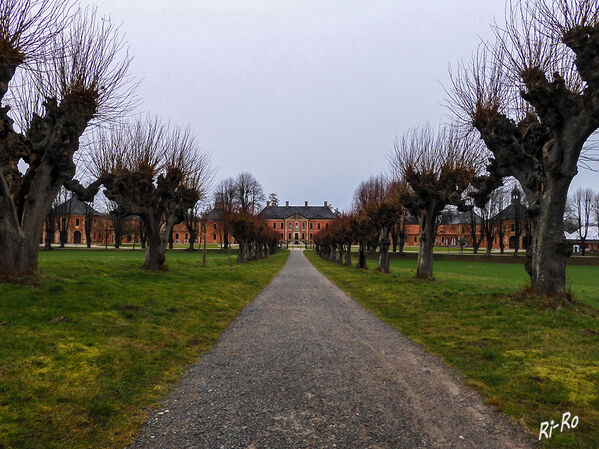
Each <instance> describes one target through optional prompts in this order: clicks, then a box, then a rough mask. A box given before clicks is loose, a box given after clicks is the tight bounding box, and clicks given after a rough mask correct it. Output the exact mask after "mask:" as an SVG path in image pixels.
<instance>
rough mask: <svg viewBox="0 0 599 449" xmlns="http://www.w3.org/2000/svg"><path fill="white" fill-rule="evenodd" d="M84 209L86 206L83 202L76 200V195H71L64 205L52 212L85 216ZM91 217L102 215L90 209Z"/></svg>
mask: <svg viewBox="0 0 599 449" xmlns="http://www.w3.org/2000/svg"><path fill="white" fill-rule="evenodd" d="M85 207H86V204H85V203H84V202H83V201H80V200H79V198H77V195H75V194H73V196H71V198H69V199H68V200H66V201H65V202H64V203H61V204H59V205H58V206H56V207H54V208H52V212H55V211H57V210H60V211H65V212H67V211H68V212H69V213H70V214H71V215H85ZM92 215H95V216H101V215H104V214H102V213H100V212H98V211H97V210H96V209H94V208H93V207H92Z"/></svg>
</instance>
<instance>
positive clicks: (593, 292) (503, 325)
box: [306, 251, 599, 448]
mask: <svg viewBox="0 0 599 449" xmlns="http://www.w3.org/2000/svg"><path fill="white" fill-rule="evenodd" d="M306 256H307V257H308V259H309V260H310V261H311V262H312V264H314V266H315V267H316V268H317V269H318V270H320V271H321V272H322V273H323V274H324V275H326V276H327V277H328V278H330V279H331V280H332V281H333V282H334V283H335V284H336V285H337V286H339V287H340V288H341V289H343V290H344V291H346V292H347V293H348V294H349V295H351V296H352V297H353V298H354V299H356V300H357V301H358V302H359V303H360V304H362V305H363V306H364V307H366V308H367V309H368V310H370V311H371V312H372V313H374V314H375V315H377V316H378V317H379V318H380V319H381V320H382V321H384V322H385V323H387V324H389V325H391V326H392V327H394V328H396V329H398V330H399V331H401V332H402V333H403V334H404V335H406V336H407V337H409V338H411V339H412V340H413V341H416V342H419V343H421V344H423V345H424V346H425V347H426V349H427V350H429V351H430V352H432V353H434V354H436V355H438V356H439V357H440V358H441V359H442V360H444V361H445V362H446V363H447V364H449V365H452V366H454V367H457V368H458V369H459V370H460V371H461V372H462V373H463V374H464V377H465V379H466V382H467V383H468V384H469V385H471V386H472V387H474V388H475V389H477V390H478V391H480V392H481V393H482V394H483V395H484V396H485V397H486V399H487V402H488V403H489V404H491V405H493V406H495V407H497V408H498V409H500V410H502V411H503V412H505V413H507V414H508V415H510V416H511V417H512V418H513V419H514V420H515V421H517V422H519V423H520V424H522V425H523V426H524V427H525V428H527V429H528V430H529V431H530V432H531V433H532V434H533V435H534V436H535V437H537V438H538V434H539V426H540V424H541V422H543V421H550V420H552V419H553V420H556V421H558V420H560V419H561V416H562V413H565V412H570V413H572V416H574V415H577V416H578V417H579V420H580V421H579V424H578V426H577V427H576V429H574V430H571V431H567V430H566V431H564V432H563V433H557V432H554V433H553V435H552V438H551V439H550V440H544V445H545V447H551V448H595V447H599V308H598V306H599V277H598V275H599V268H598V267H587V266H572V267H568V274H569V279H570V282H571V288H572V291H573V293H574V296H575V299H577V302H576V303H575V304H574V305H572V306H569V307H565V308H564V307H563V308H559V309H554V308H547V307H541V306H539V305H535V304H530V303H527V302H522V301H519V300H518V299H517V297H518V292H519V291H520V289H521V288H522V287H523V286H524V284H525V282H526V273H525V272H524V268H523V267H521V266H518V265H512V264H494V263H484V262H442V261H439V262H435V276H436V280H435V281H433V282H431V281H425V280H418V279H415V278H414V274H415V268H416V262H415V261H414V260H397V259H395V260H392V261H391V271H392V273H391V274H387V275H385V274H381V273H377V272H375V271H372V270H369V271H364V270H358V269H357V268H354V267H345V266H342V265H338V264H335V263H331V262H328V261H325V260H324V259H321V258H320V257H318V256H317V255H316V254H315V253H314V252H313V251H307V252H306ZM369 263H370V266H371V267H374V266H375V262H374V261H372V260H370V261H369Z"/></svg>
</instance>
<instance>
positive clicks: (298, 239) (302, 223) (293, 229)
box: [260, 201, 336, 244]
mask: <svg viewBox="0 0 599 449" xmlns="http://www.w3.org/2000/svg"><path fill="white" fill-rule="evenodd" d="M260 216H261V217H262V218H264V219H265V220H266V222H267V223H268V226H269V227H270V228H272V229H273V230H274V231H276V232H277V233H278V234H279V241H280V242H281V243H284V244H289V243H295V244H299V243H303V244H312V242H313V241H314V236H316V234H318V233H319V232H320V231H322V230H324V229H328V227H329V225H330V223H332V222H333V220H335V218H336V215H335V214H334V213H333V211H331V208H330V207H329V205H328V204H327V202H326V201H325V202H324V203H323V205H322V206H309V205H308V202H307V201H305V202H304V205H303V206H290V205H289V201H286V202H285V205H284V206H279V205H272V204H271V203H270V201H269V202H267V203H266V207H265V208H264V209H263V210H262V212H260Z"/></svg>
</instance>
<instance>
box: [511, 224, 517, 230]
mask: <svg viewBox="0 0 599 449" xmlns="http://www.w3.org/2000/svg"><path fill="white" fill-rule="evenodd" d="M515 230H516V225H515V224H513V225H512V232H514V231H515Z"/></svg>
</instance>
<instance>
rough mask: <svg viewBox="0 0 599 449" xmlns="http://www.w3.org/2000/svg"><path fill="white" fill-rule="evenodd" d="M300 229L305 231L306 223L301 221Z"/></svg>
mask: <svg viewBox="0 0 599 449" xmlns="http://www.w3.org/2000/svg"><path fill="white" fill-rule="evenodd" d="M302 229H306V222H305V221H302Z"/></svg>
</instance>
